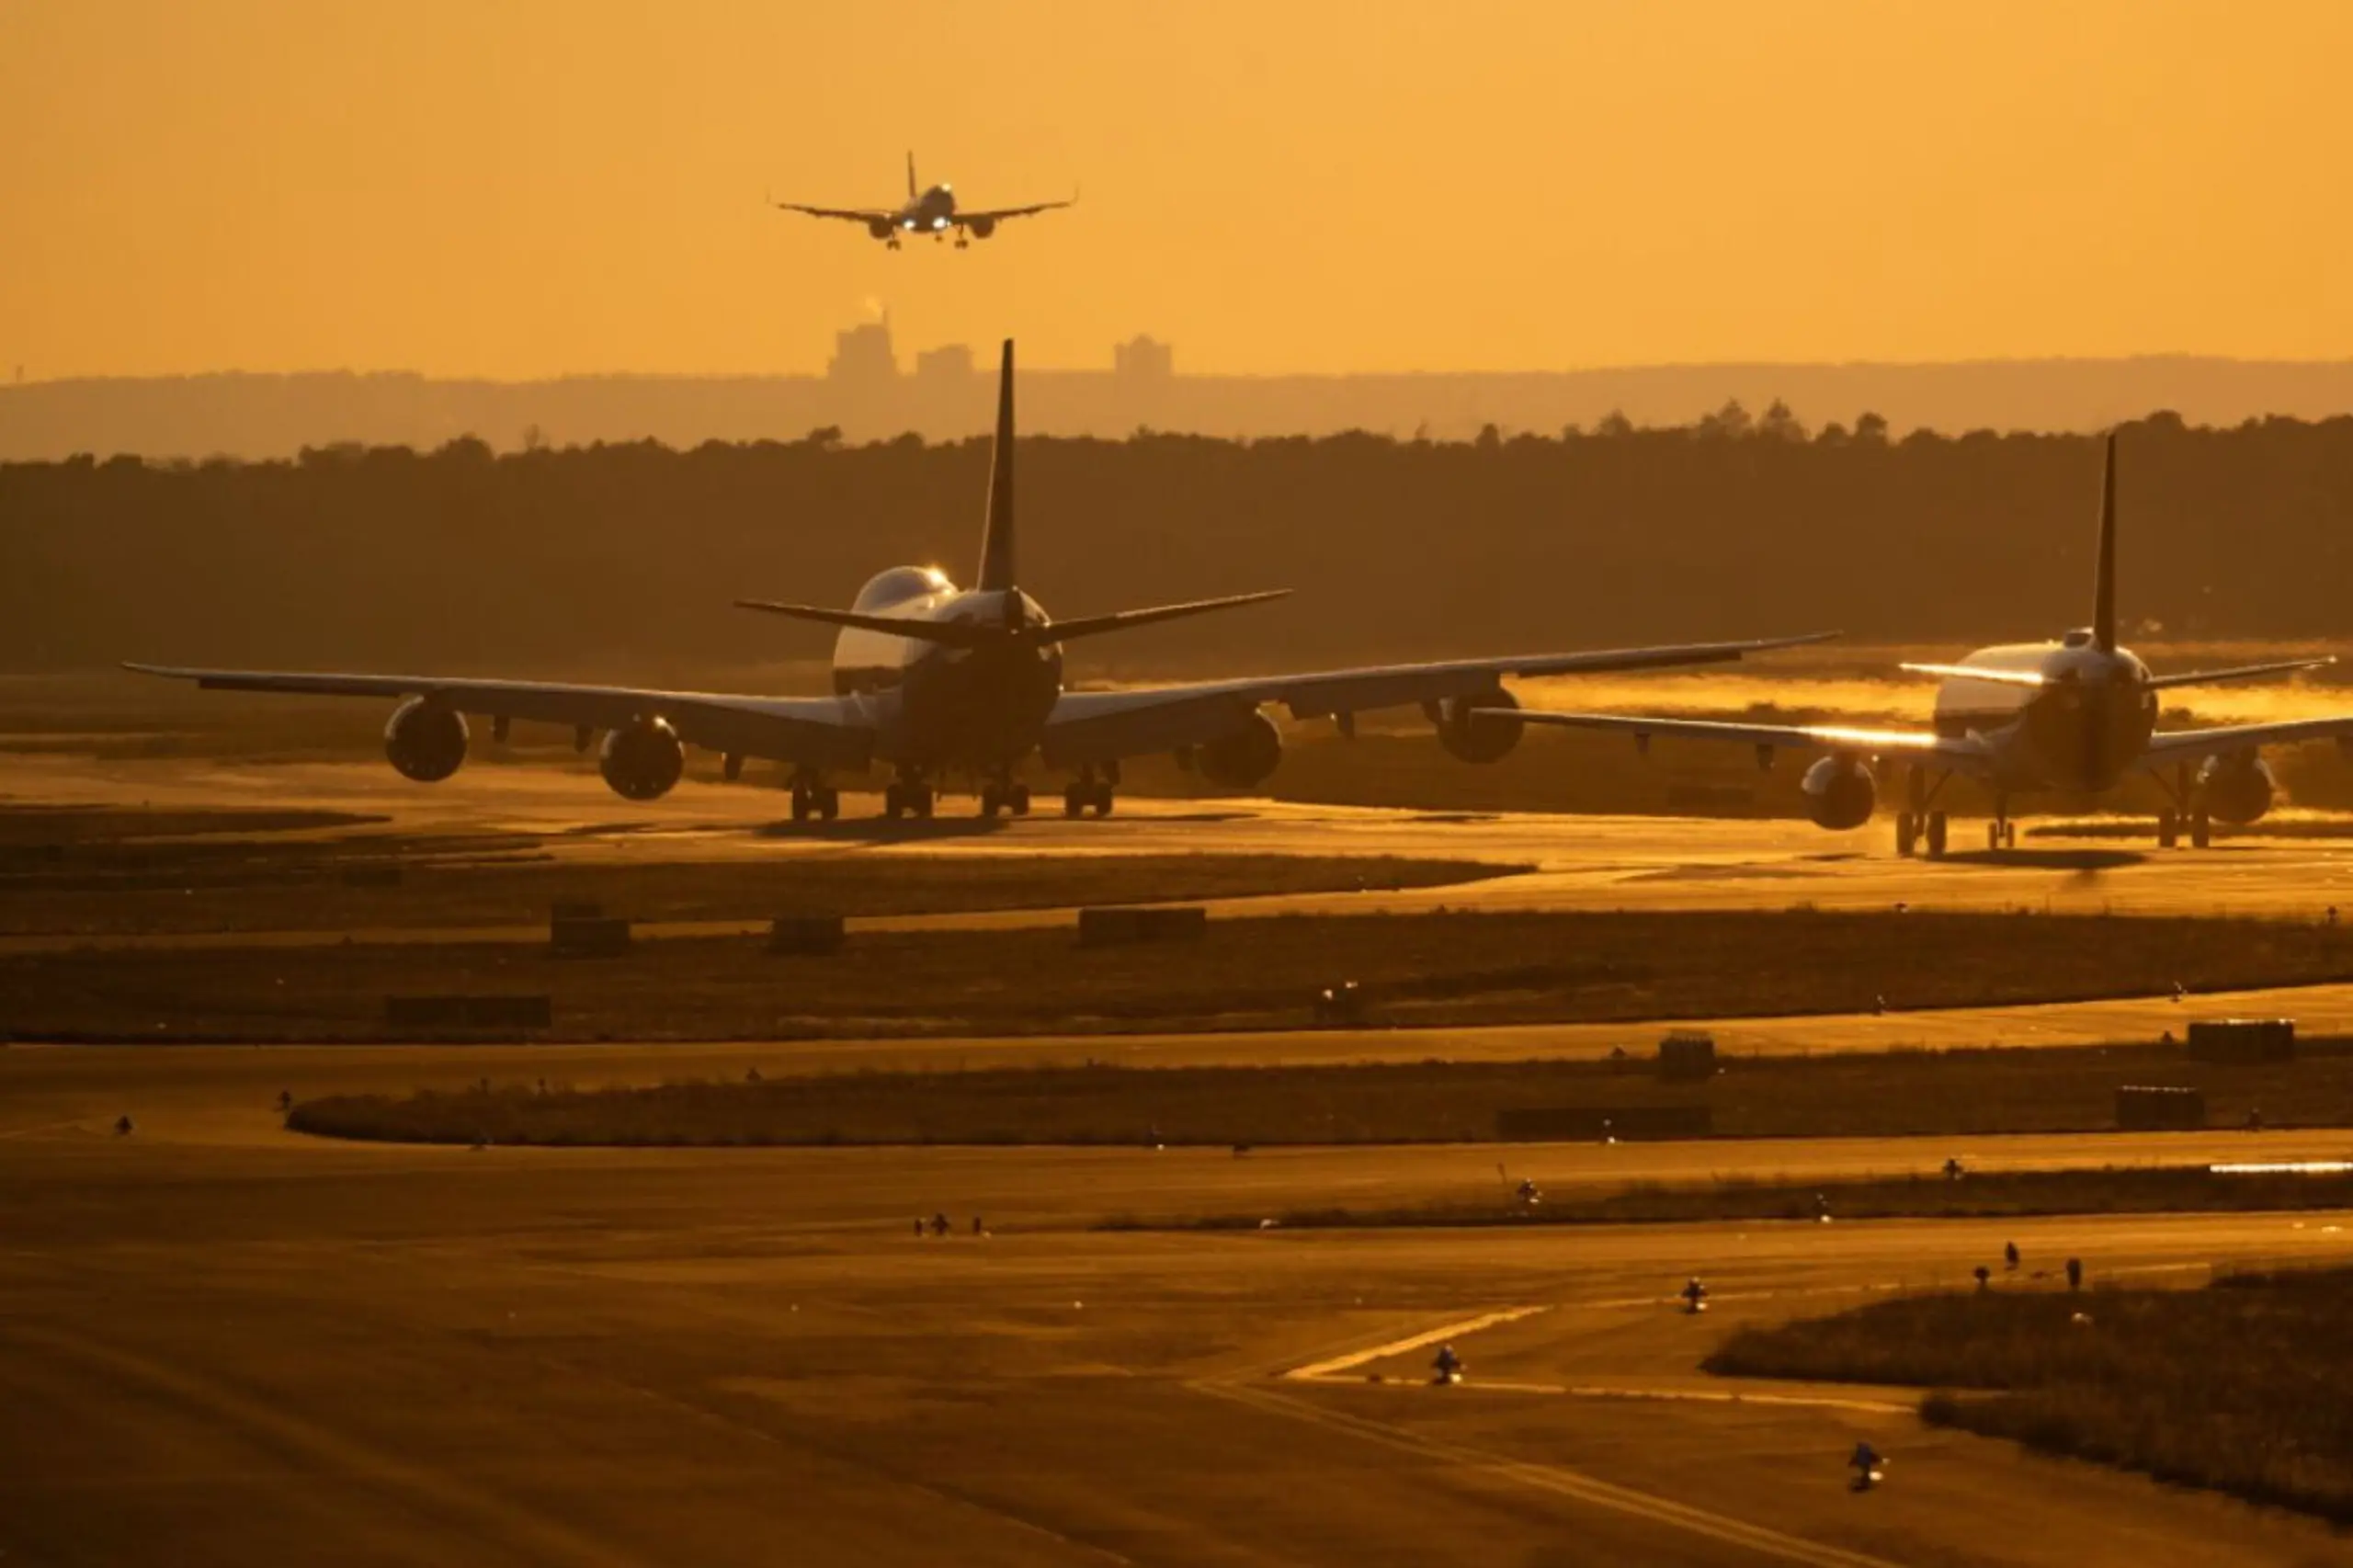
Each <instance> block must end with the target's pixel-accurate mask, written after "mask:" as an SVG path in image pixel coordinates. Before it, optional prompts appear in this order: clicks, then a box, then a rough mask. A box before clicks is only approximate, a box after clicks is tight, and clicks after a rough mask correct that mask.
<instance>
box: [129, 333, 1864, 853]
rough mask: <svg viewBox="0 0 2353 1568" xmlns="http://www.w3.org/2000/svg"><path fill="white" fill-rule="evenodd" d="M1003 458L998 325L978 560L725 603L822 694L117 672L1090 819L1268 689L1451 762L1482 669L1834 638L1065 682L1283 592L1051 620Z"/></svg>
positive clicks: (419, 739)
mask: <svg viewBox="0 0 2353 1568" xmlns="http://www.w3.org/2000/svg"><path fill="white" fill-rule="evenodd" d="M1013 456H1014V447H1013V344H1012V342H1011V341H1010V340H1009V339H1008V340H1007V341H1006V345H1005V350H1004V359H1003V364H1002V368H1001V369H1000V372H999V381H998V387H997V414H996V439H995V449H994V451H993V453H992V456H991V460H990V465H989V495H988V511H987V517H986V521H985V522H984V524H983V529H982V534H981V563H980V574H979V577H978V579H977V580H976V581H975V583H974V584H973V585H972V587H971V588H969V589H960V588H958V587H957V586H956V585H954V584H953V583H951V582H949V580H948V578H947V577H946V576H945V575H944V574H941V573H940V572H939V571H938V569H936V568H933V567H924V566H897V567H892V569H891V570H889V571H887V572H884V573H882V574H880V575H878V576H876V577H874V578H873V579H872V580H871V581H870V582H869V583H868V584H867V585H866V586H865V587H864V588H862V589H861V590H859V592H858V598H857V601H856V603H854V604H853V605H852V606H851V607H850V608H848V609H828V608H816V607H813V606H809V605H794V604H778V603H774V602H772V601H769V600H766V599H739V600H737V601H736V602H737V604H738V605H740V606H741V607H742V608H746V609H754V610H762V611H766V612H767V613H770V614H774V615H780V616H788V617H791V618H794V619H801V620H811V621H816V622H819V623H821V624H824V625H827V626H835V627H839V628H840V629H841V631H840V634H839V637H838V639H837V640H836V642H835V649H834V666H833V667H834V694H833V695H832V696H830V697H738V696H726V695H720V694H714V693H707V692H688V691H646V690H639V689H635V688H632V687H598V686H564V685H551V684H547V683H542V682H538V681H502V680H473V679H446V678H442V677H439V676H380V675H327V674H320V675H313V674H301V673H278V672H270V671H258V670H207V669H184V668H177V667H168V666H161V665H137V664H134V665H127V666H126V667H127V668H130V669H132V670H136V671H138V672H140V673H141V674H143V675H155V676H174V677H177V678H179V679H183V680H192V681H194V682H196V683H197V684H198V685H199V686H200V687H208V688H210V689H212V690H216V691H284V692H305V693H312V694H324V695H330V696H338V697H396V698H402V699H405V700H404V702H403V703H402V704H401V706H400V708H399V710H397V711H396V712H394V713H393V715H392V722H391V723H390V724H388V725H387V726H386V727H385V730H384V751H385V755H386V756H387V757H388V758H389V759H390V760H391V762H392V767H394V768H396V769H398V770H399V771H400V772H401V773H402V774H404V776H406V777H407V778H414V779H416V780H418V781H420V782H423V783H432V782H436V781H438V780H440V779H444V778H449V776H450V775H451V774H453V773H455V772H457V770H458V767H459V766H460V764H461V763H463V762H464V761H465V758H466V747H467V742H468V730H467V725H466V715H468V714H473V715H476V716H483V715H487V716H488V717H489V718H490V720H491V733H492V734H493V736H494V738H496V739H500V740H504V739H505V738H506V732H507V726H508V724H509V722H511V721H513V720H516V719H523V720H528V721H531V722H545V723H555V724H568V725H571V726H572V727H573V729H574V735H575V744H577V745H578V747H579V748H580V749H581V750H583V751H585V750H586V749H587V747H588V744H589V743H590V742H591V741H592V740H593V739H595V737H596V734H597V732H599V731H602V732H604V742H603V747H602V750H601V751H600V753H599V754H598V763H599V767H601V769H602V771H603V773H604V776H605V781H606V783H608V784H609V785H610V786H611V787H612V789H613V790H614V792H615V793H617V794H619V795H620V796H622V797H623V798H625V799H628V800H631V801H651V800H654V799H656V798H657V797H659V796H662V795H665V794H667V793H668V792H669V790H670V789H671V787H672V786H674V785H676V783H677V782H678V779H679V777H680V775H681V774H682V773H683V772H684V770H685V767H686V747H688V745H696V746H702V747H705V748H707V749H709V750H712V751H716V752H719V753H721V754H722V756H724V758H725V764H724V771H725V774H726V776H727V777H728V778H735V777H736V776H737V775H738V774H739V773H740V772H741V770H742V767H743V762H744V759H745V757H752V756H756V757H763V758H771V759H774V760H776V761H779V762H782V763H785V764H787V765H789V766H790V767H791V768H792V814H793V819H794V820H795V821H805V820H806V819H808V818H809V817H811V816H813V815H814V816H822V817H827V818H830V817H832V816H834V815H835V814H836V812H838V811H839V810H840V804H841V798H840V795H839V793H838V791H837V790H835V787H834V785H832V784H831V783H830V782H828V776H829V775H830V774H832V773H835V772H838V771H843V770H851V771H862V770H864V769H865V768H866V767H868V766H869V765H870V764H872V763H876V762H880V763H883V764H886V765H887V766H889V767H890V768H891V769H892V782H891V784H890V785H889V787H888V789H887V790H885V792H884V797H883V799H884V802H885V806H884V810H885V813H886V814H887V815H889V816H892V817H897V816H901V815H903V814H904V815H913V816H917V817H927V816H929V815H931V813H932V807H933V803H934V801H935V797H936V794H937V790H938V784H939V782H940V780H941V779H943V778H947V777H950V776H962V777H967V778H972V779H973V780H975V781H976V782H977V784H978V790H977V793H978V795H979V797H980V808H981V811H982V812H983V814H984V815H988V816H995V815H996V814H997V813H998V812H1012V813H1013V814H1015V815H1017V816H1018V815H1023V814H1026V813H1027V812H1028V811H1029V786H1028V785H1026V784H1024V783H1022V782H1020V780H1019V778H1018V772H1017V770H1018V769H1019V767H1021V765H1022V764H1023V763H1024V762H1026V761H1027V760H1028V759H1029V757H1030V756H1033V755H1036V756H1040V757H1041V758H1042V760H1043V761H1044V763H1045V765H1046V766H1047V767H1050V768H1052V769H1055V770H1058V771H1066V772H1071V773H1074V774H1075V776H1076V777H1075V778H1074V780H1073V782H1072V783H1071V784H1070V786H1069V787H1068V788H1067V789H1066V790H1063V812H1064V813H1065V814H1067V815H1070V816H1079V815H1081V814H1083V813H1084V812H1087V811H1090V810H1091V811H1093V812H1094V813H1095V814H1096V815H1097V816H1103V815H1106V814H1108V812H1110V810H1111V798H1112V792H1113V790H1114V789H1115V788H1116V787H1117V785H1118V783H1119V778H1120V759H1121V758H1123V757H1131V756H1142V755H1144V754H1147V753H1151V752H1172V753H1175V754H1176V755H1177V756H1178V757H1179V759H1180V760H1181V761H1186V762H1188V763H1190V764H1191V765H1192V766H1194V767H1198V768H1199V771H1200V772H1201V773H1202V774H1203V775H1204V776H1205V777H1207V778H1210V779H1211V781H1212V782H1214V783H1217V784H1221V785H1223V786H1225V787H1227V788H1230V789H1246V788H1249V787H1251V786H1253V785H1256V784H1258V783H1261V782H1263V781H1264V780H1265V779H1266V778H1267V776H1268V775H1270V774H1272V773H1273V772H1274V770H1275V766H1276V764H1277V763H1278V762H1279V761H1280V760H1281V757H1282V740H1281V737H1280V736H1279V734H1278V733H1277V732H1276V729H1275V726H1274V724H1273V723H1272V722H1270V721H1269V720H1268V719H1267V717H1266V715H1265V714H1264V713H1262V712H1260V711H1259V710H1260V708H1261V706H1262V705H1265V704H1268V703H1280V704H1281V705H1283V706H1284V707H1286V708H1288V709H1289V710H1290V712H1291V714H1292V716H1293V717H1294V718H1301V719H1307V718H1330V719H1333V720H1335V721H1336V722H1338V724H1339V725H1340V727H1341V729H1342V731H1343V732H1344V733H1353V730H1354V727H1355V717H1356V714H1357V713H1358V711H1359V710H1366V709H1377V708H1392V707H1399V706H1404V705H1408V704H1416V703H1418V704H1419V705H1420V706H1421V708H1422V709H1423V710H1424V711H1425V712H1426V713H1427V715H1428V716H1429V718H1430V719H1431V721H1432V722H1434V723H1435V724H1436V726H1437V729H1438V741H1439V744H1442V745H1443V746H1445V748H1446V749H1447V750H1448V751H1449V753H1451V754H1452V755H1454V756H1458V757H1461V758H1462V759H1463V760H1464V761H1467V762H1493V761H1495V760H1496V759H1497V758H1499V757H1501V756H1504V754H1505V753H1506V752H1508V751H1510V750H1511V749H1512V747H1513V746H1514V745H1516V744H1518V741H1519V734H1520V727H1519V721H1518V717H1517V716H1516V714H1515V713H1514V712H1513V711H1512V708H1513V706H1514V705H1513V702H1512V699H1511V697H1510V695H1509V694H1508V693H1506V691H1505V690H1504V688H1503V685H1502V682H1503V679H1504V677H1505V676H1532V675H1565V674H1571V673H1574V672H1578V671H1596V670H1634V669H1649V668H1654V667H1656V666H1659V665H1699V664H1710V663H1717V662H1722V661H1728V660H1734V659H1738V658H1740V657H1741V656H1742V655H1743V654H1745V653H1754V652H1757V651H1760V650H1763V649H1768V648H1785V647H1790V646H1792V645H1794V644H1797V643H1801V642H1819V641H1821V640H1822V638H1823V637H1824V636H1829V635H1834V634H1833V633H1822V634H1818V635H1815V636H1810V637H1781V638H1772V639H1767V640H1764V641H1759V642H1689V643H1679V644H1676V645H1672V646H1667V647H1656V648H1628V649H1619V650H1611V651H1607V652H1596V653H1535V654H1528V655H1524V656H1521V657H1518V658H1500V659H1461V660H1455V661H1450V662H1447V663H1440V664H1422V665H1386V666H1381V667H1376V668H1368V669H1349V670H1334V671H1329V672H1325V673H1323V674H1317V675H1296V676H1267V677H1264V678H1256V679H1244V680H1222V681H1204V682H1195V683H1191V684H1188V685H1180V686H1160V687H1134V688H1129V689H1125V690H1118V691H1071V690H1066V689H1065V688H1064V687H1063V643H1065V642H1071V641H1073V640H1074V639H1077V638H1081V637H1097V636H1101V635H1103V634H1105V633H1107V632H1113V631H1127V630H1129V629H1130V628H1132V627H1138V626H1151V625H1154V624H1155V623H1157V622H1160V621H1164V620H1174V619H1176V618H1178V617H1180V616H1191V615H1201V614H1204V613H1206V612H1208V611H1211V610H1220V609H1230V608H1234V607H1236V606H1240V605H1250V604H1257V603H1260V602H1262V601H1265V600H1267V599H1273V598H1279V597H1282V596H1283V595H1284V594H1286V593H1288V592H1290V590H1289V589H1276V590H1274V591H1272V592H1266V593H1255V594H1236V595H1232V596H1229V597H1223V598H1213V599H1197V600H1193V601H1191V602H1189V603H1185V604H1170V605H1158V606H1154V607H1153V608H1146V609H1130V610H1120V611H1116V612H1114V613H1112V614H1109V615H1096V616H1087V617H1084V618H1081V619H1076V620H1054V619H1050V618H1049V617H1048V616H1047V614H1046V612H1045V611H1044V610H1043V609H1041V608H1039V605H1038V602H1037V600H1035V599H1033V598H1031V597H1029V595H1028V594H1026V593H1023V592H1022V591H1021V589H1020V587H1019V586H1018V585H1017V582H1016V573H1015V551H1014V512H1013Z"/></svg>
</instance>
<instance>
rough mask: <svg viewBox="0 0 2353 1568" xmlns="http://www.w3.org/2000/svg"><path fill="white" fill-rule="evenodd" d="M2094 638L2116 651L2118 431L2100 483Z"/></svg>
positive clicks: (2104, 650) (2108, 650)
mask: <svg viewBox="0 0 2353 1568" xmlns="http://www.w3.org/2000/svg"><path fill="white" fill-rule="evenodd" d="M2092 642H2094V643H2095V644H2096V645H2097V647H2098V648H2099V650H2100V652H2102V653H2114V652H2116V432H2115V431H2113V430H2111V431H2109V434H2108V466H2107V469H2106V471H2105V472H2103V474H2102V475H2101V478H2100V485H2099V564H2098V566H2097V568H2096V575H2095V576H2094V577H2093V579H2092Z"/></svg>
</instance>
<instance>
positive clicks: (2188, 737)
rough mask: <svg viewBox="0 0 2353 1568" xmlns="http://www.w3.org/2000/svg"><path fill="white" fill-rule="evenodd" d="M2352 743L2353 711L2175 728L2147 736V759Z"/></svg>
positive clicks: (2193, 758)
mask: <svg viewBox="0 0 2353 1568" xmlns="http://www.w3.org/2000/svg"><path fill="white" fill-rule="evenodd" d="M2329 740H2333V741H2337V742H2340V743H2348V742H2353V714H2348V715H2347V716H2345V717H2342V718H2336V719H2288V720H2284V721H2282V722H2279V723H2276V724H2224V725H2221V726H2218V727H2216V728H2214V729H2211V730H2176V731H2174V732H2173V733H2170V734H2167V733H2158V734H2154V735H2151V736H2150V737H2149V749H2148V752H2147V754H2146V756H2147V760H2149V761H2150V762H2153V763H2155V762H2164V763H2173V762H2197V761H2200V760H2202V759H2204V758H2206V757H2210V756H2227V755H2228V754H2230V753H2232V752H2240V751H2253V750H2254V749H2255V748H2256V747H2257V746H2281V745H2293V744H2296V743H2297V742H2299V741H2329Z"/></svg>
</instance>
